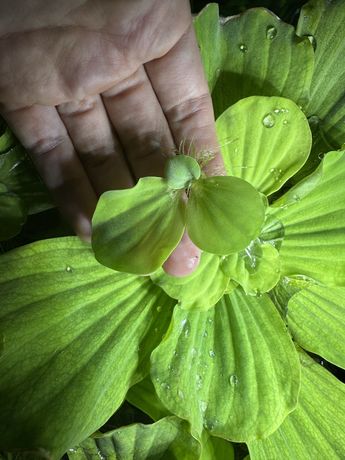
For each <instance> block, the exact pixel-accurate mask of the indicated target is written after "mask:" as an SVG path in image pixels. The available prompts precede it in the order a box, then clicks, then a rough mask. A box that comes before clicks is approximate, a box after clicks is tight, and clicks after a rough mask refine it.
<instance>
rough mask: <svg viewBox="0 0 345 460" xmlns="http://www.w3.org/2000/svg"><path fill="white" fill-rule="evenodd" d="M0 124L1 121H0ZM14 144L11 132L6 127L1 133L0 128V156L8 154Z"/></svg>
mask: <svg viewBox="0 0 345 460" xmlns="http://www.w3.org/2000/svg"><path fill="white" fill-rule="evenodd" d="M0 123H1V121H0ZM15 143H16V140H15V137H14V135H13V134H12V131H11V130H10V129H9V128H8V127H7V126H6V127H5V129H4V130H3V131H2V132H1V127H0V154H2V153H6V152H8V150H10V149H11V148H12V147H14V145H15Z"/></svg>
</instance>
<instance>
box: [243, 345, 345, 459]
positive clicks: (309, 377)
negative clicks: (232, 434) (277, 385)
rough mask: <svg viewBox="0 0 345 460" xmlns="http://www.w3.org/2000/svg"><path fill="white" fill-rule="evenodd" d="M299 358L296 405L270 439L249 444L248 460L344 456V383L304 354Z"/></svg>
mask: <svg viewBox="0 0 345 460" xmlns="http://www.w3.org/2000/svg"><path fill="white" fill-rule="evenodd" d="M301 358H302V359H301V361H302V364H303V365H302V380H301V391H300V395H299V399H298V406H297V408H296V410H295V411H294V412H292V413H291V414H290V415H289V416H288V417H287V418H286V420H285V421H284V423H283V424H282V425H281V426H280V428H278V430H277V431H276V432H275V433H273V434H272V435H271V436H270V437H268V438H267V439H262V440H258V441H251V442H249V444H248V447H249V452H250V458H251V460H273V459H281V458H284V460H285V459H286V460H302V459H303V460H305V459H330V460H338V459H341V458H343V457H344V452H345V435H344V426H345V390H344V384H343V383H341V382H339V380H337V379H336V378H335V377H333V375H332V374H330V373H329V372H328V371H326V370H325V369H323V368H322V366H320V365H319V364H317V363H316V362H315V361H313V360H312V358H310V357H309V356H308V355H306V354H305V353H303V352H302V355H301ZM282 453H283V457H282Z"/></svg>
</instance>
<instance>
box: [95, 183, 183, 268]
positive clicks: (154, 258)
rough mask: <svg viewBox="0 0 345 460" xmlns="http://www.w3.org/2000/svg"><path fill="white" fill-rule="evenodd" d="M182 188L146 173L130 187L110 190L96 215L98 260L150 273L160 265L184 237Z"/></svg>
mask: <svg viewBox="0 0 345 460" xmlns="http://www.w3.org/2000/svg"><path fill="white" fill-rule="evenodd" d="M182 193H183V192H182V191H173V190H170V189H169V188H168V185H167V184H166V181H165V180H164V179H160V178H158V177H144V178H142V179H140V180H139V181H138V183H137V185H136V186H135V187H133V188H131V189H127V190H114V191H110V192H105V193H103V195H102V196H101V198H100V200H99V202H98V205H97V208H96V211H95V214H94V216H93V219H92V228H93V233H92V247H93V249H94V251H95V255H96V258H97V260H98V261H99V262H100V263H101V264H103V265H105V266H107V267H110V268H112V269H114V270H118V271H122V272H127V273H135V274H141V275H144V274H148V273H152V272H154V271H155V270H157V269H158V268H159V267H161V265H162V264H163V262H164V261H165V260H166V259H167V258H168V257H169V255H170V254H171V253H172V251H173V250H174V249H175V247H176V246H177V244H178V243H179V241H180V240H181V238H182V235H183V231H184V218H185V217H184V212H185V205H184V202H183V200H182Z"/></svg>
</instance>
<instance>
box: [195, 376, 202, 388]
mask: <svg viewBox="0 0 345 460" xmlns="http://www.w3.org/2000/svg"><path fill="white" fill-rule="evenodd" d="M195 380H196V387H197V389H198V390H200V388H201V387H202V377H201V375H200V374H196V378H195Z"/></svg>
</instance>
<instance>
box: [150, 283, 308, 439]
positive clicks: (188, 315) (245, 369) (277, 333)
mask: <svg viewBox="0 0 345 460" xmlns="http://www.w3.org/2000/svg"><path fill="white" fill-rule="evenodd" d="M151 376H152V381H153V383H154V385H155V388H156V391H157V394H158V396H159V398H160V399H161V401H162V402H163V404H164V406H165V407H167V408H168V410H170V411H171V412H172V413H174V414H176V415H178V416H179V417H181V418H183V419H186V420H188V421H189V422H190V423H191V425H192V434H193V435H194V436H196V437H198V438H199V439H200V436H201V433H202V430H203V428H205V429H206V430H208V432H209V433H210V434H212V435H216V436H219V437H222V438H225V439H228V440H233V441H239V442H241V441H248V440H250V439H256V438H261V437H265V436H268V435H269V434H270V433H272V432H273V431H274V430H276V429H277V428H278V427H279V425H280V424H281V423H282V422H283V420H284V418H285V417H286V416H287V414H288V413H290V412H291V411H292V410H294V409H295V407H296V404H297V396H298V391H299V379H300V369H299V362H298V357H297V353H296V351H295V348H294V346H293V343H292V341H291V339H290V336H289V335H288V333H287V331H286V327H285V325H284V323H283V321H282V320H281V318H280V316H279V313H278V312H277V310H276V308H275V306H274V305H273V303H272V302H271V301H270V299H269V297H268V296H267V295H265V294H264V295H263V296H262V297H260V298H255V297H250V296H246V295H245V294H244V293H243V292H242V291H241V289H236V290H235V291H233V293H231V294H230V295H225V296H224V297H223V299H222V300H221V301H220V302H219V303H218V304H217V305H216V306H215V307H214V308H213V309H210V310H208V311H207V312H200V311H185V310H181V309H180V308H178V307H175V310H174V315H173V319H172V323H171V326H170V329H169V330H168V333H167V335H166V337H165V340H164V341H163V342H161V344H160V345H159V346H158V348H156V349H155V350H154V352H153V353H152V367H151Z"/></svg>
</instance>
